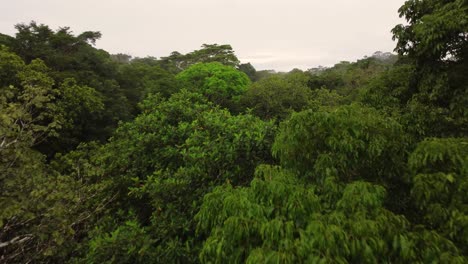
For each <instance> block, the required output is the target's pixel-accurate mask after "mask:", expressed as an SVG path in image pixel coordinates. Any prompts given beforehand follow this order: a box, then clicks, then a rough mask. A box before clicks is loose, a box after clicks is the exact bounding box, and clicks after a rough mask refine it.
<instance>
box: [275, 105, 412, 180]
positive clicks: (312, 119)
mask: <svg viewBox="0 0 468 264" xmlns="http://www.w3.org/2000/svg"><path fill="white" fill-rule="evenodd" d="M405 147H406V144H405V135H404V133H403V130H402V127H401V125H400V124H398V123H397V122H396V121H394V120H393V119H391V118H386V117H383V116H382V115H381V114H380V113H379V112H377V111H376V110H374V109H372V108H365V107H362V106H360V105H351V106H343V107H339V108H337V109H336V110H330V111H327V110H323V111H318V112H314V111H313V110H308V111H304V112H300V113H296V114H293V115H292V117H291V118H290V119H289V120H287V121H285V122H284V123H283V124H282V125H281V129H280V131H279V133H278V135H277V138H276V140H275V144H274V146H273V153H274V154H275V155H276V156H278V157H279V158H280V160H281V164H283V165H284V166H286V167H287V168H291V169H294V170H297V171H299V172H301V173H302V174H304V175H308V177H312V178H314V179H315V180H316V181H318V182H323V181H324V179H325V177H326V176H337V177H339V179H340V180H341V181H346V182H350V181H353V180H356V179H360V178H364V179H367V180H372V181H379V180H383V179H388V178H392V177H396V176H398V175H400V174H401V173H402V172H403V168H402V166H403V165H402V164H404V160H405Z"/></svg>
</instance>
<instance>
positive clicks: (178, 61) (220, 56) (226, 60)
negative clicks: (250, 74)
mask: <svg viewBox="0 0 468 264" xmlns="http://www.w3.org/2000/svg"><path fill="white" fill-rule="evenodd" d="M211 62H218V63H221V64H223V65H226V66H231V67H237V66H239V63H240V62H239V59H238V58H237V56H236V55H235V54H234V51H233V49H232V47H231V45H227V44H224V45H218V44H203V45H202V48H201V49H199V50H194V51H192V52H190V53H187V54H185V55H184V54H181V53H180V52H177V51H174V52H172V53H171V55H170V56H168V57H161V60H160V65H161V67H162V68H164V69H166V70H167V71H169V72H172V73H179V72H181V71H183V70H185V69H187V68H189V67H190V66H192V65H194V64H197V63H211Z"/></svg>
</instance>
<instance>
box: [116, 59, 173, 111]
mask: <svg viewBox="0 0 468 264" xmlns="http://www.w3.org/2000/svg"><path fill="white" fill-rule="evenodd" d="M118 73H119V74H118V77H117V79H118V81H119V84H120V86H121V88H122V89H123V90H124V91H125V95H126V97H127V98H128V100H129V101H130V103H131V104H132V105H133V106H136V105H137V103H139V102H140V101H142V100H143V99H144V98H145V97H146V96H148V95H149V94H156V93H160V94H161V95H162V96H163V97H169V96H170V95H171V94H173V93H175V92H177V91H178V83H177V82H176V80H175V78H174V75H172V74H170V73H168V72H166V71H165V70H163V69H162V68H160V67H159V66H155V65H149V64H146V63H143V62H141V61H139V60H136V61H132V62H130V63H126V64H122V65H120V67H119V69H118Z"/></svg>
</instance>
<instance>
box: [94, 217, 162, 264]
mask: <svg viewBox="0 0 468 264" xmlns="http://www.w3.org/2000/svg"><path fill="white" fill-rule="evenodd" d="M94 232H95V233H96V234H97V235H96V236H95V237H93V239H92V240H91V242H90V249H89V253H88V255H87V258H86V260H85V262H86V263H152V262H154V261H155V259H154V252H152V250H154V249H153V248H152V244H153V243H154V241H153V240H152V239H151V237H150V236H149V234H147V230H145V229H144V228H142V227H141V226H140V225H139V224H138V222H137V221H136V220H133V221H127V222H125V223H124V224H122V225H121V226H119V227H117V228H116V229H115V230H114V231H112V232H111V233H105V234H102V233H101V232H100V230H99V229H98V230H95V231H94Z"/></svg>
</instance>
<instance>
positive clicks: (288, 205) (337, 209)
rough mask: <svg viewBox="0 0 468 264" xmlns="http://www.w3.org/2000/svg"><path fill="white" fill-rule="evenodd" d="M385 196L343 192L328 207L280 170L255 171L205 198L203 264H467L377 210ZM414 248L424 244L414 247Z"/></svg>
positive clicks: (374, 191)
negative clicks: (239, 184)
mask: <svg viewBox="0 0 468 264" xmlns="http://www.w3.org/2000/svg"><path fill="white" fill-rule="evenodd" d="M384 197H385V189H384V188H383V187H381V186H378V185H373V184H370V183H368V182H361V181H356V182H353V183H350V184H348V185H346V187H345V188H344V189H343V192H342V195H338V196H337V199H336V200H333V201H332V202H331V203H323V202H321V200H322V199H321V197H320V196H319V195H317V194H316V193H315V192H314V186H313V185H308V184H306V183H304V182H303V181H301V180H299V179H298V178H297V177H296V176H295V175H294V174H293V173H291V172H288V171H285V170H283V169H280V168H275V167H269V166H261V167H259V168H258V170H257V175H256V178H255V179H254V180H253V181H252V183H251V185H250V186H249V187H244V188H233V187H232V186H230V185H226V186H223V187H219V188H217V189H215V190H214V191H213V192H212V193H210V194H208V195H206V196H205V199H204V203H203V205H202V207H201V209H200V212H199V213H198V214H197V216H196V219H197V221H198V231H199V232H202V233H206V234H207V235H208V239H207V240H206V242H205V243H204V245H203V249H202V251H201V253H200V260H201V262H202V263H240V262H247V263H260V262H261V263H376V262H383V263H395V262H397V263H400V262H427V261H441V262H444V261H449V262H453V263H462V262H463V261H464V260H465V259H464V258H463V257H460V256H458V254H459V252H458V251H457V250H456V248H455V247H454V246H453V245H452V244H451V243H450V242H449V241H447V240H445V239H443V238H441V237H438V236H437V235H435V234H433V233H431V232H429V231H425V230H424V231H420V232H413V231H411V229H410V224H409V222H408V221H407V220H406V219H405V217H403V216H399V215H395V214H393V213H391V212H390V211H388V210H386V209H385V208H384V207H383V203H384ZM418 243H425V246H423V247H420V246H419V245H418Z"/></svg>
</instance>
